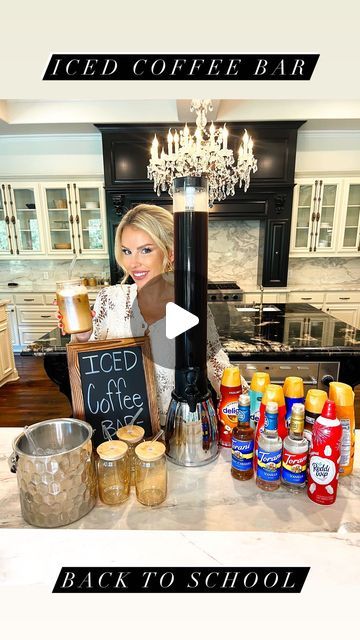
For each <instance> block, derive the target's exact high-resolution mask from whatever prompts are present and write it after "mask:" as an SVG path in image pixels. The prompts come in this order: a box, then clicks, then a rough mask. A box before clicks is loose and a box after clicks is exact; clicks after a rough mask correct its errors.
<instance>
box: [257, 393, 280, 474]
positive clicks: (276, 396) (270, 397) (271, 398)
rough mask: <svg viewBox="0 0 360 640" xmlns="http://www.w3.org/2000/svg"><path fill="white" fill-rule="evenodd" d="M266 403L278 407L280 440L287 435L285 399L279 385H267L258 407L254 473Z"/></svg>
mask: <svg viewBox="0 0 360 640" xmlns="http://www.w3.org/2000/svg"><path fill="white" fill-rule="evenodd" d="M268 402H276V403H277V405H278V417H277V429H278V434H279V436H280V438H281V439H282V440H283V439H284V438H286V436H287V435H288V430H287V426H286V424H285V412H286V408H285V398H284V392H283V388H282V387H281V386H280V385H279V384H272V383H271V384H268V385H267V387H266V388H265V391H264V395H263V397H262V400H261V405H260V418H259V422H258V425H257V427H256V432H255V458H254V468H255V471H256V466H257V457H256V451H257V446H258V442H259V438H260V434H261V432H262V431H263V430H264V425H265V409H266V405H267V403H268Z"/></svg>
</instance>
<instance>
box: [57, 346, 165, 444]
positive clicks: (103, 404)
mask: <svg viewBox="0 0 360 640" xmlns="http://www.w3.org/2000/svg"><path fill="white" fill-rule="evenodd" d="M67 354H68V363H69V377H70V385H71V396H72V403H73V412H74V416H75V417H76V418H79V419H82V420H86V421H87V422H89V424H91V426H92V427H93V428H94V429H95V433H94V435H93V443H94V446H98V445H99V444H100V443H101V442H104V440H106V439H107V433H109V434H110V435H111V437H113V438H116V435H115V434H116V431H117V430H118V429H119V428H120V427H122V426H124V425H126V424H129V423H130V422H131V421H132V420H133V418H134V416H136V419H135V424H138V425H140V426H141V427H143V428H144V429H145V437H151V436H152V435H154V434H155V433H157V431H158V430H159V428H160V427H159V415H158V408H157V403H156V386H155V378H154V365H153V362H152V359H151V349H150V342H149V338H148V337H142V338H124V339H119V340H97V341H95V342H85V343H77V342H72V343H70V344H68V345H67Z"/></svg>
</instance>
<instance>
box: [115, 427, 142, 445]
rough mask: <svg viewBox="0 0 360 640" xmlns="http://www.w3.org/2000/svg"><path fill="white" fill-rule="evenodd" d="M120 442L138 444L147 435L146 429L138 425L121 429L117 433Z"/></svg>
mask: <svg viewBox="0 0 360 640" xmlns="http://www.w3.org/2000/svg"><path fill="white" fill-rule="evenodd" d="M116 435H117V437H118V438H119V440H123V441H124V442H130V443H131V444H136V443H137V442H140V440H142V439H143V437H144V435H145V429H143V428H142V427H139V425H137V424H133V425H129V426H128V427H120V429H118V430H117V432H116Z"/></svg>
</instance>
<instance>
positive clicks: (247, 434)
mask: <svg viewBox="0 0 360 640" xmlns="http://www.w3.org/2000/svg"><path fill="white" fill-rule="evenodd" d="M231 475H232V476H233V478H236V479H237V480H250V478H252V477H253V475H254V430H253V429H252V428H251V426H250V397H249V396H248V395H246V394H245V393H243V394H241V395H240V398H239V408H238V424H237V426H236V427H234V429H233V431H232V447H231Z"/></svg>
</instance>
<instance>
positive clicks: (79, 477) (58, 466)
mask: <svg viewBox="0 0 360 640" xmlns="http://www.w3.org/2000/svg"><path fill="white" fill-rule="evenodd" d="M92 432H93V429H92V427H91V426H90V425H89V424H88V423H87V422H83V421H82V420H75V419H72V418H66V419H62V418H59V419H56V420H49V421H44V422H37V423H36V424H33V425H31V426H30V427H28V428H27V430H26V431H24V432H23V433H21V434H20V435H19V436H18V437H17V438H16V439H15V440H14V443H13V449H14V456H13V459H12V461H13V463H14V467H15V470H16V474H17V481H18V485H19V491H20V503H21V512H22V515H23V518H24V520H26V521H27V522H28V523H29V524H32V525H35V526H36V527H62V526H64V525H67V524H70V523H71V522H75V520H78V519H79V518H82V516H84V515H85V514H86V513H88V512H89V511H90V509H92V508H93V506H94V505H95V502H96V496H97V479H96V470H95V461H94V456H93V452H92V443H91V436H92Z"/></svg>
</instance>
